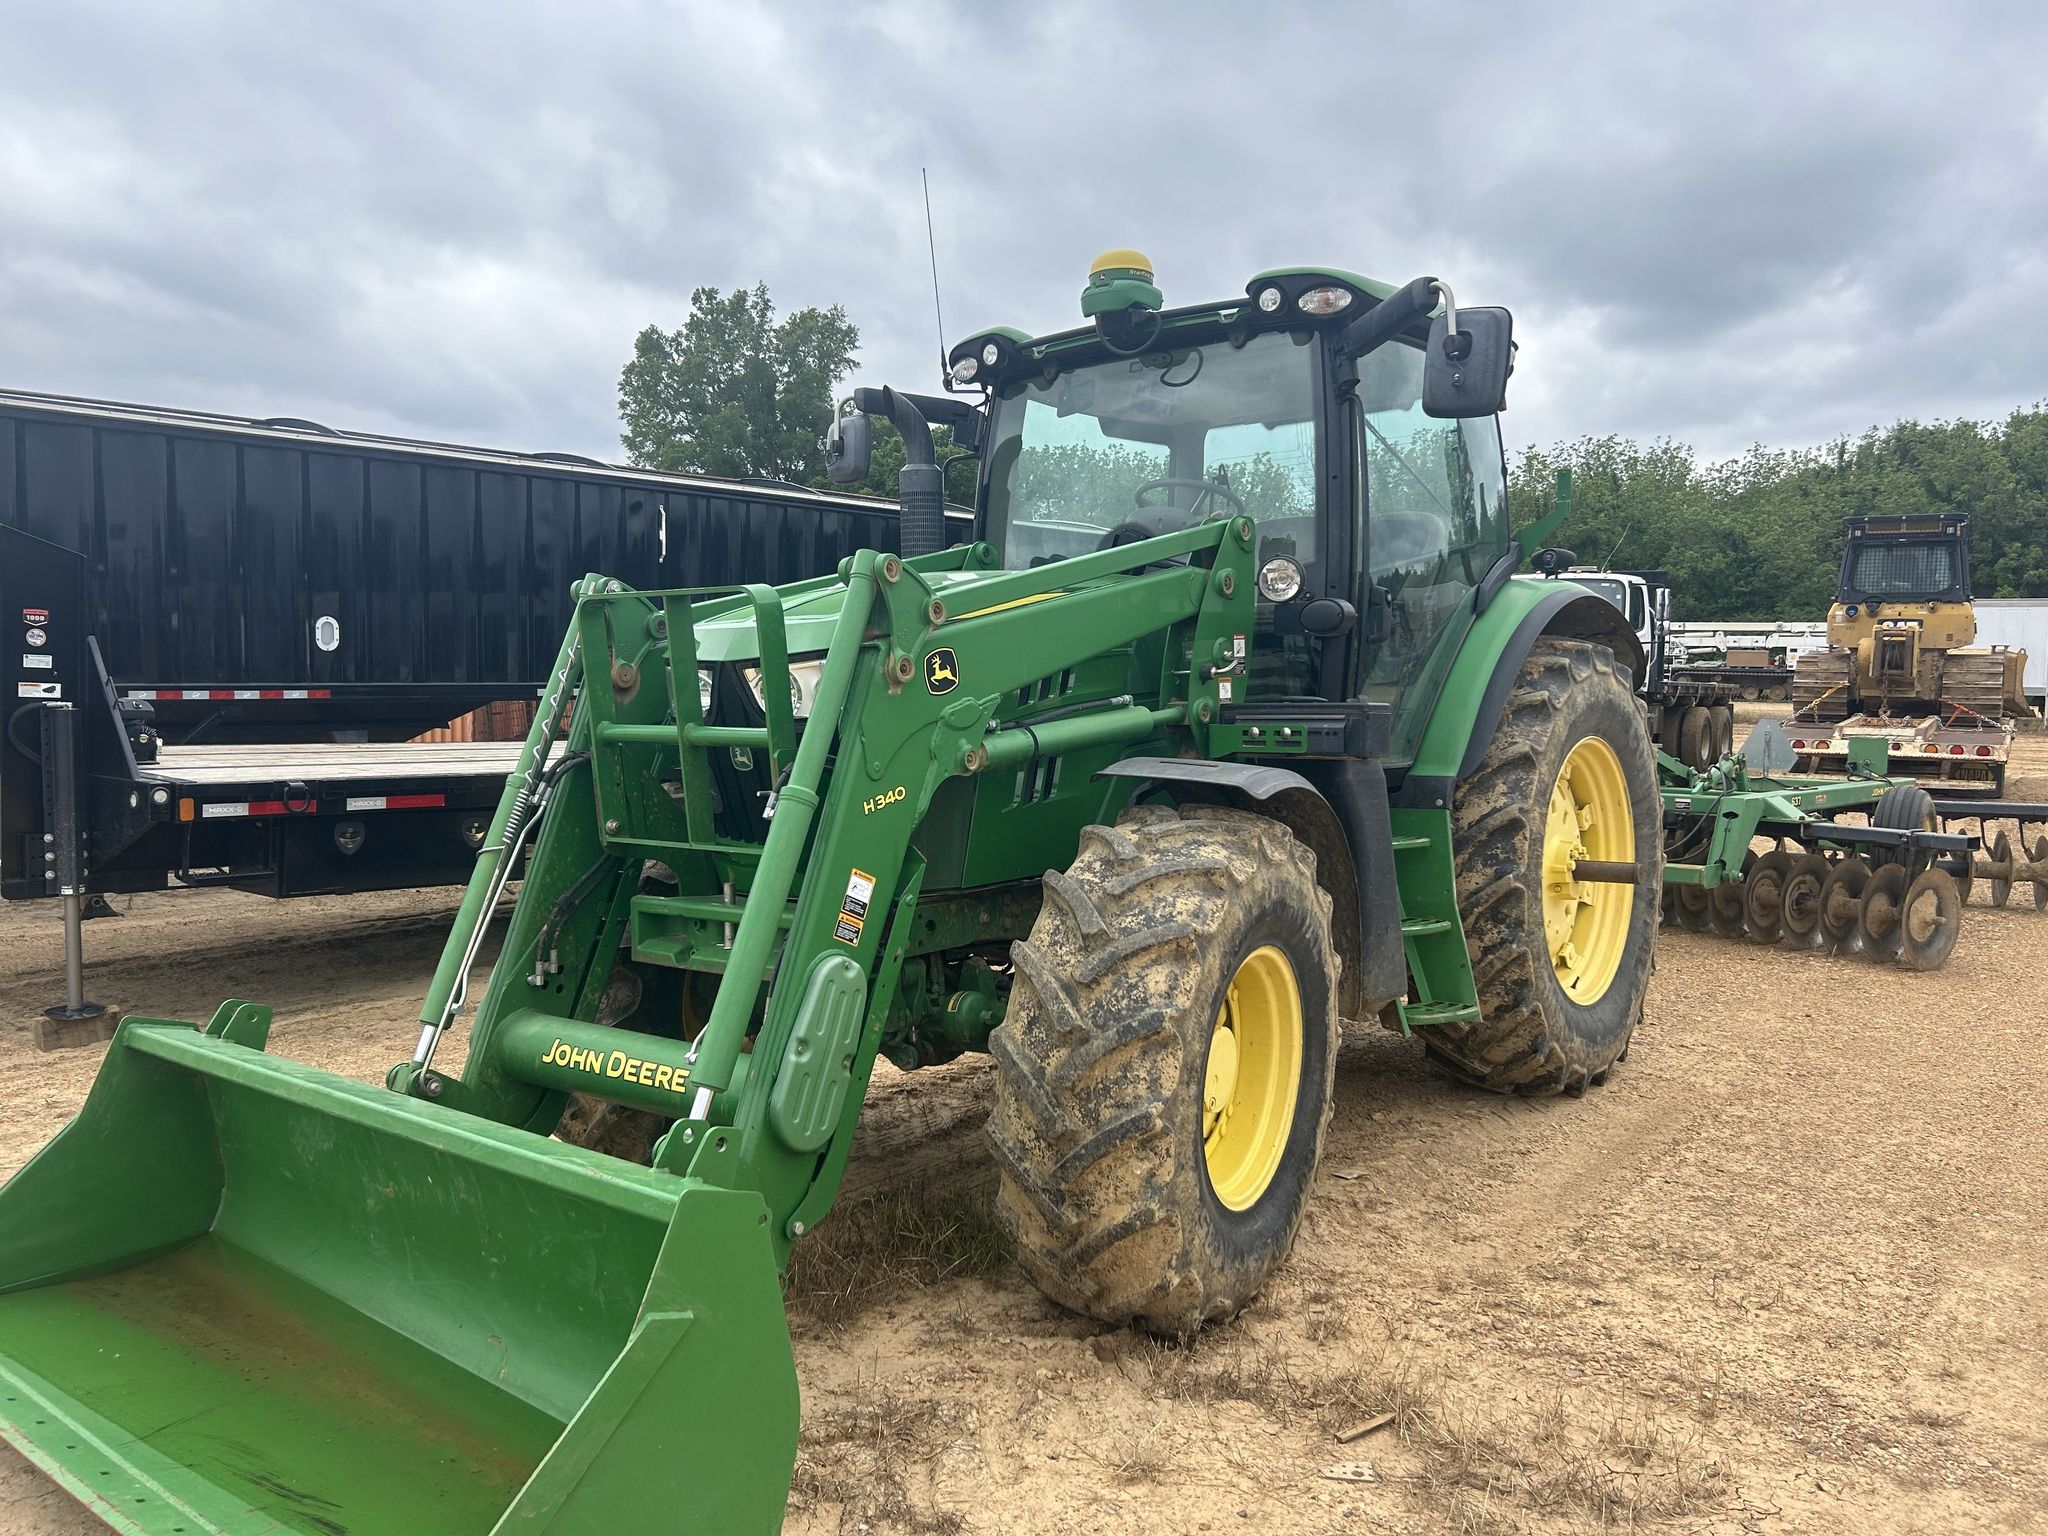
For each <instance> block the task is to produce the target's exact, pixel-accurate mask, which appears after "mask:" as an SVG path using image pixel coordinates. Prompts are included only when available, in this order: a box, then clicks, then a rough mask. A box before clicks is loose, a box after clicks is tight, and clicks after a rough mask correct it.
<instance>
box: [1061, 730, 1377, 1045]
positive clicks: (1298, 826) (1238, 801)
mask: <svg viewBox="0 0 2048 1536" xmlns="http://www.w3.org/2000/svg"><path fill="white" fill-rule="evenodd" d="M1304 766H1310V767H1314V768H1316V769H1317V770H1319V772H1318V777H1319V778H1326V779H1327V780H1328V781H1329V782H1328V784H1327V787H1326V786H1324V785H1319V784H1317V783H1316V782H1314V781H1312V780H1310V779H1309V778H1307V777H1305V776H1303V775H1302V774H1299V773H1296V772H1294V771H1292V770H1291V769H1286V768H1275V767H1270V766H1267V765H1265V764H1262V763H1236V762H1210V761H1206V760H1204V759H1201V758H1188V757H1127V758H1124V759H1123V760H1122V761H1120V762H1115V763H1112V764H1110V765H1109V767H1107V768H1105V769H1103V770H1102V772H1101V773H1100V774H1099V775H1098V777H1101V778H1126V779H1141V780H1145V781H1147V782H1148V783H1153V784H1168V785H1171V786H1172V791H1173V794H1174V796H1175V798H1176V799H1178V800H1180V801H1182V802H1188V801H1194V802H1207V803H1210V804H1215V805H1230V806H1236V807H1237V808H1239V809H1240V810H1248V811H1256V812H1257V813H1258V814H1260V815H1262V816H1271V817H1272V818H1273V819H1274V820H1275V821H1278V822H1281V823H1282V824H1283V825H1285V826H1286V827H1287V828H1288V829H1289V830H1290V831H1291V832H1293V833H1294V835H1295V836H1296V837H1298V838H1300V839H1301V840H1302V842H1304V843H1306V844H1307V845H1308V848H1309V851H1310V852H1312V853H1313V854H1314V855H1315V856H1316V880H1317V883H1318V884H1320V885H1321V886H1322V887H1323V889H1324V890H1325V891H1327V892H1328V893H1329V896H1330V908H1331V924H1332V927H1333V928H1334V930H1335V932H1334V933H1333V935H1332V936H1333V937H1334V939H1335V940H1336V943H1337V953H1338V954H1339V955H1340V956H1341V957H1342V958H1343V971H1342V973H1341V976H1340V978H1339V989H1338V1005H1339V1008H1340V1010H1341V1011H1342V1013H1343V1015H1344V1016H1345V1017H1346V1018H1369V1017H1371V1016H1372V1015H1373V1014H1375V1013H1377V1012H1378V1011H1379V1009H1380V1007H1381V1006H1383V1005H1384V1004H1385V1003H1386V1002H1387V1001H1389V1000H1391V999H1393V998H1396V997H1400V996H1402V995H1403V994H1405V992H1406V991H1407V987H1408V964H1407V957H1406V954H1405V952H1404V951H1403V949H1402V947H1401V920H1400V903H1399V902H1397V901H1392V900H1389V899H1387V898H1388V897H1389V896H1391V895H1392V893H1393V891H1394V889H1395V886H1394V843H1393V825H1392V821H1391V819H1390V817H1389V815H1388V810H1387V779H1386V774H1385V772H1384V771H1383V770H1382V769H1381V767H1380V764H1379V763H1378V761H1377V760H1374V759H1370V758H1341V759H1334V760H1328V761H1318V762H1315V763H1313V764H1307V763H1305V764H1304ZM1376 898H1377V899H1376Z"/></svg>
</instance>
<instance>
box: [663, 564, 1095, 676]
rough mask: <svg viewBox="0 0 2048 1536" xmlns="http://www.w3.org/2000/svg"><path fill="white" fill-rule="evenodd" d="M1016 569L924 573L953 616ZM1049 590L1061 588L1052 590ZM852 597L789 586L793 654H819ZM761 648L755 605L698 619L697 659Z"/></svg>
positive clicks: (830, 587) (787, 628)
mask: <svg viewBox="0 0 2048 1536" xmlns="http://www.w3.org/2000/svg"><path fill="white" fill-rule="evenodd" d="M1016 574H1017V573H1016V572H1015V571H1000V570H997V571H926V572H924V573H923V575H924V579H925V580H926V581H927V582H929V583H930V584H931V587H932V590H933V591H934V592H936V593H937V594H938V595H939V597H940V598H941V599H942V600H943V601H944V602H945V604H946V611H947V613H948V614H949V615H950V616H951V617H950V619H949V622H953V623H957V622H959V621H960V620H961V619H968V618H973V617H974V616H975V612H976V607H975V602H974V589H975V588H976V587H980V586H985V585H987V584H988V583H989V582H991V581H993V580H995V579H996V578H998V577H1006V576H1015V575H1016ZM1048 595H1049V596H1053V595H1057V594H1048ZM845 603H846V583H845V582H843V581H833V582H828V583H826V584H824V585H821V586H817V587H811V588H809V589H808V590H805V589H803V588H784V589H783V608H782V612H783V627H784V638H785V640H786V642H787V644H788V646H789V654H790V655H791V656H792V657H799V656H815V655H820V654H822V653H823V652H824V650H825V648H826V647H827V646H829V645H830V644H831V643H832V629H833V626H834V625H835V624H837V623H838V622H839V611H840V609H841V608H842V607H844V606H845ZM760 654H761V647H760V643H759V641H757V640H756V639H755V636H754V611H753V608H752V607H751V606H750V605H747V604H744V603H742V604H740V605H739V606H736V607H731V608H727V609H725V610H724V611H723V612H721V613H718V614H715V615H714V616H712V617H710V618H703V619H699V620H698V621H697V659H698V660H699V661H702V662H706V663H709V662H720V661H752V660H754V659H755V658H756V657H758V656H759V655H760Z"/></svg>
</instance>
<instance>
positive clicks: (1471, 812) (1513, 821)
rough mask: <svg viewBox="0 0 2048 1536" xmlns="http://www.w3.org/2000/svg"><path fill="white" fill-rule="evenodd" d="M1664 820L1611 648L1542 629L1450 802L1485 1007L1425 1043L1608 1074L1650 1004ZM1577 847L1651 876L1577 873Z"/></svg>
mask: <svg viewBox="0 0 2048 1536" xmlns="http://www.w3.org/2000/svg"><path fill="white" fill-rule="evenodd" d="M1699 715H1700V717H1701V718H1704V716H1705V711H1699ZM1662 827H1663V803H1662V800H1661V799H1660V797H1659V795H1658V791H1657V770H1656V759H1655V756H1654V754H1653V753H1652V751H1651V748H1650V742H1649V737H1648V735H1647V734H1646V733H1645V731H1644V729H1643V722H1642V714H1641V711H1640V709H1639V708H1638V706H1637V704H1636V700H1635V697H1634V695H1633V694H1632V693H1631V692H1630V691H1629V685H1628V682H1627V681H1626V679H1625V677H1624V676H1623V674H1622V673H1621V671H1620V670H1619V669H1618V668H1617V667H1616V666H1615V662H1614V656H1613V653H1612V652H1611V651H1609V650H1608V649H1607V648H1606V647H1604V646H1598V645H1592V644H1589V643H1587V642H1584V641H1578V640H1559V639H1549V638H1546V639H1541V640H1538V641H1537V642H1536V644H1535V646H1534V647H1532V648H1531V650H1530V652H1529V658H1528V660H1527V661H1526V662H1524V663H1523V665H1522V670H1521V675H1520V676H1519V677H1518V678H1517V679H1516V681H1515V686H1514V688H1513V689H1512V690H1511V691H1510V693H1509V695H1508V701H1507V705H1506V708H1505V709H1504V711H1503V713H1502V716H1501V722H1500V728H1499V730H1498V731H1497V732H1496V733H1495V734H1494V738H1493V741H1492V744H1491V745H1490V746H1489V747H1488V748H1487V752H1486V756H1485V757H1484V759H1482V760H1481V762H1480V764H1479V767H1478V768H1477V769H1476V770H1475V771H1474V772H1473V773H1472V774H1471V775H1470V776H1469V777H1467V778H1466V779H1465V780H1464V781H1463V782H1462V783H1460V784H1459V786H1458V790H1457V795H1456V798H1455V799H1454V800H1453V802H1452V829H1453V830H1452V838H1453V849H1452V852H1453V856H1454V860H1455V864H1456V870H1457V885H1458V909H1459V911H1460V913H1461V914H1462V915H1463V917H1464V920H1465V936H1466V943H1467V946H1468V948H1469V950H1470V953H1471V957H1472V973H1473V980H1474V982H1475V983H1476V985H1477V990H1478V995H1479V1019H1478V1021H1477V1022H1476V1023H1452V1024H1439V1025H1430V1026H1427V1027H1425V1028H1423V1029H1421V1030H1419V1031H1418V1032H1419V1033H1420V1034H1421V1035H1422V1036H1423V1037H1424V1040H1425V1043H1426V1044H1427V1045H1428V1048H1429V1051H1430V1054H1431V1055H1432V1056H1434V1057H1435V1058H1436V1059H1437V1060H1438V1061H1439V1062H1440V1063H1442V1064H1443V1065H1444V1066H1445V1067H1446V1068H1448V1069H1449V1070H1450V1071H1451V1072H1452V1073H1454V1074H1455V1075H1457V1076H1458V1077H1461V1078H1464V1079H1465V1080H1466V1081H1467V1082H1471V1083H1475V1084H1477V1085H1478V1086H1480V1087H1482V1088H1489V1089H1493V1090H1495V1091H1497V1092H1502V1093H1524V1094H1547V1093H1560V1092H1571V1093H1577V1092H1583V1091H1584V1090H1585V1089H1586V1088H1587V1087H1589V1086H1591V1085H1593V1084H1596V1083H1599V1082H1601V1081H1603V1080H1604V1079H1605V1077H1606V1075H1607V1072H1608V1069H1609V1068H1610V1067H1612V1066H1613V1065H1614V1063H1615V1061H1616V1060H1617V1059H1618V1058H1619V1057H1620V1056H1621V1055H1622V1053H1623V1052H1624V1051H1626V1050H1627V1049H1628V1042H1629V1037H1630V1036H1631V1035H1632V1034H1633V1033H1634V1031H1635V1027H1636V1025H1637V1024H1638V1023H1639V1022H1640V1021H1641V1019H1642V1013H1643V994H1644V992H1645V990H1646V989H1647V987H1648V984H1649V979H1650V966H1651V946H1652V944H1653V943H1654V942H1655V939H1656V933H1657V894H1656V893H1657V891H1658V889H1659V886H1660V885H1661V882H1662V877H1663V858H1664V854H1663V831H1662ZM1575 856H1576V857H1583V858H1590V859H1595V860H1600V861H1606V862H1618V863H1633V864H1636V865H1638V866H1639V868H1640V870H1641V878H1640V879H1639V881H1638V882H1637V883H1636V884H1634V885H1616V884H1600V885H1595V884H1593V883H1591V882H1585V883H1581V882H1578V881H1575V880H1572V879H1571V878H1570V875H1569V871H1570V869H1571V867H1572V864H1573V862H1574V857H1575Z"/></svg>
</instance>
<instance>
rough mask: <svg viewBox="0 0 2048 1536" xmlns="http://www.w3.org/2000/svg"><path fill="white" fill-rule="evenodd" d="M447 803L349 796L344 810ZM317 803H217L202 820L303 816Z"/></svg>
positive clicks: (204, 809) (444, 800) (203, 809)
mask: <svg viewBox="0 0 2048 1536" xmlns="http://www.w3.org/2000/svg"><path fill="white" fill-rule="evenodd" d="M447 804H448V797H447V796H446V795H350V796H349V797H348V799H347V800H345V801H343V802H342V808H343V809H344V810H350V811H437V810H440V809H442V808H443V807H445V806H446V805H447ZM317 805H318V802H317V801H316V800H315V799H314V797H313V796H311V795H308V796H307V797H306V798H305V799H303V800H214V801H211V802H209V803H208V804H205V805H202V806H200V807H199V816H200V819H201V820H203V821H221V820H225V819H228V818H231V817H237V816H303V815H305V814H307V813H308V812H309V811H312V810H313V809H315V808H316V806H317Z"/></svg>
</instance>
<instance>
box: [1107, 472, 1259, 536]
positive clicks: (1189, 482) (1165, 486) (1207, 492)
mask: <svg viewBox="0 0 2048 1536" xmlns="http://www.w3.org/2000/svg"><path fill="white" fill-rule="evenodd" d="M1182 486H1185V487H1188V488H1191V489H1193V490H1197V491H1200V492H1201V493H1202V494H1201V495H1199V496H1197V497H1196V498H1195V504H1194V505H1193V506H1192V507H1189V508H1188V524H1189V526H1190V527H1192V526H1193V525H1194V524H1195V523H1196V522H1197V521H1198V520H1199V519H1198V517H1197V514H1198V513H1199V512H1200V511H1201V510H1202V503H1203V502H1205V501H1207V500H1208V499H1209V498H1210V497H1211V496H1220V497H1221V498H1222V499H1223V500H1225V501H1227V502H1229V503H1230V505H1231V507H1232V509H1233V510H1235V511H1236V513H1237V515H1238V516H1239V517H1249V516H1250V515H1251V514H1250V513H1249V512H1247V511H1246V510H1245V505H1244V503H1243V502H1242V501H1240V500H1238V498H1237V493H1236V492H1235V491H1233V490H1232V489H1231V488H1230V487H1229V486H1227V485H1218V484H1217V483H1216V482H1215V481H1214V480H1197V479H1195V478H1194V477H1193V476H1192V475H1168V476H1166V477H1165V478H1164V479H1160V480H1147V481H1146V482H1145V483H1144V484H1143V485H1141V486H1139V487H1138V488H1137V489H1136V490H1135V491H1133V492H1131V500H1132V501H1134V502H1136V503H1137V504H1138V510H1139V511H1141V512H1150V511H1152V510H1154V509H1155V508H1157V507H1158V506H1159V505H1160V503H1158V502H1156V501H1147V500H1146V499H1145V497H1146V496H1147V495H1148V494H1150V493H1151V492H1153V491H1166V490H1172V489H1175V488H1176V487H1182Z"/></svg>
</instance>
